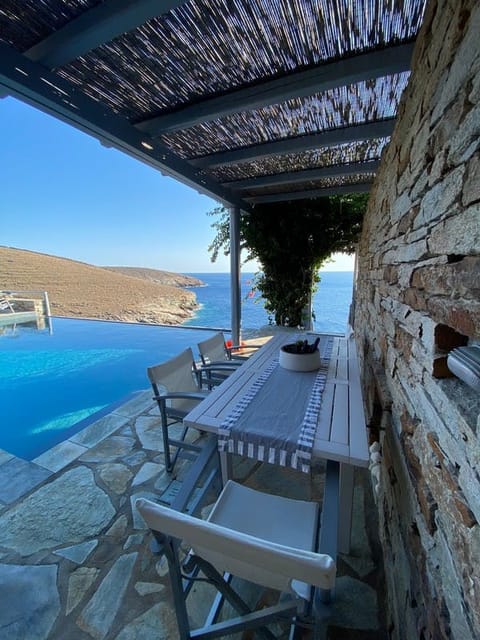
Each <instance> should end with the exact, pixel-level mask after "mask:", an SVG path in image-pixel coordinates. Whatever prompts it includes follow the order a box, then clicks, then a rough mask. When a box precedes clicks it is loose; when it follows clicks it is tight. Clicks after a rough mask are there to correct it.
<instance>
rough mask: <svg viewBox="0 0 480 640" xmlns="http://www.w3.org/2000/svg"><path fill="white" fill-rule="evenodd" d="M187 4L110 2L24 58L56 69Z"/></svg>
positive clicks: (172, 1)
mask: <svg viewBox="0 0 480 640" xmlns="http://www.w3.org/2000/svg"><path fill="white" fill-rule="evenodd" d="M185 2H186V0H162V2H159V1H158V0H106V1H105V2H103V3H100V4H98V5H96V6H95V7H93V9H90V10H89V11H86V12H84V13H82V14H81V15H80V16H79V17H78V18H75V19H74V20H72V21H71V22H69V23H67V24H66V25H65V26H64V27H62V28H61V29H59V30H58V31H55V33H52V35H50V36H48V37H47V38H45V39H44V40H42V41H41V42H39V43H37V44H36V45H35V46H33V47H31V48H30V49H29V50H28V51H26V52H25V53H24V55H25V56H26V57H27V58H29V59H30V60H33V61H35V62H41V63H42V64H43V65H45V66H46V67H48V68H49V69H55V68H57V67H61V66H63V65H65V64H67V63H68V62H70V61H71V60H74V59H75V58H78V57H80V56H82V55H84V54H85V53H88V52H89V51H91V50H92V49H96V48H97V47H99V46H100V45H102V44H104V43H105V42H110V41H111V40H113V39H114V38H116V37H117V36H119V35H121V34H122V33H127V32H128V31H132V30H133V29H135V28H136V27H139V26H140V25H142V24H144V23H145V22H147V21H148V20H150V19H151V18H155V17H156V16H159V15H162V14H164V13H167V12H168V11H170V10H171V9H175V8H176V7H179V6H181V5H182V4H184V3H185Z"/></svg>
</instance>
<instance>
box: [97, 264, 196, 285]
mask: <svg viewBox="0 0 480 640" xmlns="http://www.w3.org/2000/svg"><path fill="white" fill-rule="evenodd" d="M103 268H104V269H108V270H109V271H115V272H116V273H123V274H124V275H126V276H134V277H135V278H143V279H144V280H150V281H151V282H158V283H159V284H169V285H171V286H172V287H198V286H201V285H202V284H203V283H202V282H201V280H198V278H192V276H185V275H183V274H182V273H173V272H172V271H158V269H143V268H142V267H103Z"/></svg>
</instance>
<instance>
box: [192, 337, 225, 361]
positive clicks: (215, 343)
mask: <svg viewBox="0 0 480 640" xmlns="http://www.w3.org/2000/svg"><path fill="white" fill-rule="evenodd" d="M198 352H199V353H200V357H201V359H202V362H203V364H209V363H211V362H223V361H224V360H228V358H227V352H226V351H225V337H224V335H223V333H222V332H219V333H216V334H215V335H214V336H212V337H211V338H207V339H206V340H202V342H199V343H198Z"/></svg>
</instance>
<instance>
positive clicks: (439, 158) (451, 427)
mask: <svg viewBox="0 0 480 640" xmlns="http://www.w3.org/2000/svg"><path fill="white" fill-rule="evenodd" d="M479 96H480V3H479V2H478V0H432V1H431V2H429V4H428V7H427V11H426V15H425V21H424V24H423V27H422V31H421V34H420V37H419V39H418V41H417V45H416V48H415V53H414V57H413V61H412V76H411V79H410V82H409V85H408V87H407V89H406V91H405V94H404V96H403V99H402V105H401V108H400V111H399V118H398V122H397V126H396V128H395V131H394V134H393V136H392V140H391V143H390V145H389V146H388V148H387V149H386V151H385V153H384V156H383V158H382V163H381V168H380V170H379V172H378V175H377V178H376V181H375V185H374V187H373V189H372V194H371V198H370V202H369V208H368V211H367V214H366V217H365V222H364V227H363V232H362V237H361V241H360V244H359V254H358V273H357V287H356V290H357V294H356V312H355V335H356V339H357V343H358V347H359V353H360V355H361V359H362V372H363V382H364V388H365V400H366V404H367V414H368V419H369V422H370V427H371V433H372V435H373V437H374V438H376V439H378V440H379V443H380V456H381V457H379V455H378V454H375V456H376V458H377V460H376V463H377V464H376V469H375V473H374V474H373V473H372V483H373V484H374V488H375V493H376V500H377V506H378V511H379V517H380V528H381V531H380V535H381V539H382V545H383V548H384V556H385V569H386V576H387V584H388V589H389V602H390V607H389V611H388V614H387V615H388V621H389V629H390V634H391V637H392V638H395V639H406V640H414V639H416V638H422V639H435V640H436V639H439V638H447V637H448V638H455V639H456V638H458V639H459V640H460V639H461V640H473V639H474V638H477V639H478V638H480V526H479V522H480V443H479V435H480V421H479V411H480V400H479V397H478V393H475V392H474V391H473V390H472V389H471V388H469V387H468V386H466V385H465V384H464V383H462V382H461V381H460V380H458V379H457V378H455V377H448V376H449V375H451V374H450V373H449V371H448V368H447V366H446V355H447V353H448V351H449V349H451V348H452V347H455V346H458V345H465V344H469V343H472V342H474V341H477V340H478V339H480V295H479V294H480V153H479V147H480V142H479V133H480V104H479Z"/></svg>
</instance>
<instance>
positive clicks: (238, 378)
mask: <svg viewBox="0 0 480 640" xmlns="http://www.w3.org/2000/svg"><path fill="white" fill-rule="evenodd" d="M302 337H305V336H302ZM322 337H323V339H325V338H326V336H325V335H320V339H321V340H322ZM309 339H310V342H311V341H312V338H311V337H310V338H309ZM289 342H292V335H291V334H278V335H276V336H274V337H273V338H272V339H271V340H269V341H268V342H267V343H266V344H265V345H264V346H263V347H262V348H261V349H259V350H258V351H257V352H256V353H255V354H254V355H253V356H251V357H250V358H249V359H248V360H247V361H245V363H244V364H243V365H242V366H241V367H239V369H238V370H237V371H235V372H234V373H233V374H232V375H230V376H229V377H228V378H227V379H226V380H225V381H224V382H223V383H222V384H221V385H220V386H219V387H217V388H216V389H215V390H214V391H212V392H211V393H210V394H209V395H208V396H207V397H206V398H205V400H202V402H201V403H200V404H199V405H197V406H196V407H195V408H194V409H193V410H192V411H191V412H190V413H189V414H188V415H187V417H186V418H185V420H184V422H185V424H186V425H188V426H191V427H195V428H197V429H201V430H202V431H208V432H212V433H217V434H218V431H219V429H220V426H221V424H222V423H223V421H224V420H225V418H226V417H227V416H228V415H229V414H230V412H231V411H232V410H233V408H234V407H235V406H236V404H237V403H238V401H239V400H240V399H241V398H242V397H243V396H244V395H245V394H246V393H247V392H248V390H249V388H250V387H251V386H252V385H253V384H254V383H255V380H256V379H257V378H258V377H259V376H260V375H261V374H262V372H263V371H265V369H266V368H267V367H268V366H269V365H270V363H271V362H272V360H273V359H274V358H275V357H277V356H278V352H279V349H280V346H281V345H283V344H287V343H289ZM292 402H295V398H294V397H293V398H292ZM267 409H269V410H270V411H271V410H272V408H271V407H269V408H267ZM301 417H302V416H300V418H301ZM312 457H313V460H315V459H323V460H327V461H331V462H333V463H335V464H333V465H332V464H330V466H329V467H328V468H330V469H332V470H333V471H334V472H336V473H337V474H338V473H339V478H340V487H339V494H338V505H336V506H337V507H338V514H339V517H338V520H339V522H338V550H339V551H341V552H344V553H348V551H349V548H350V531H351V519H352V502H353V472H354V467H355V466H361V467H367V466H368V462H369V452H368V441H367V429H366V425H365V416H364V409H363V400H362V393H361V388H360V376H359V370H358V361H357V353H356V347H355V342H354V340H353V338H352V337H350V338H346V337H343V336H334V337H333V350H332V355H331V358H330V363H329V368H328V373H327V379H326V383H325V389H324V391H323V395H322V404H321V408H320V413H319V417H318V426H317V431H316V435H315V441H314V445H313V450H312ZM229 458H230V456H227V455H226V454H221V462H222V475H223V478H224V480H225V479H226V478H227V477H229V476H230V475H231V460H230V459H229Z"/></svg>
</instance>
